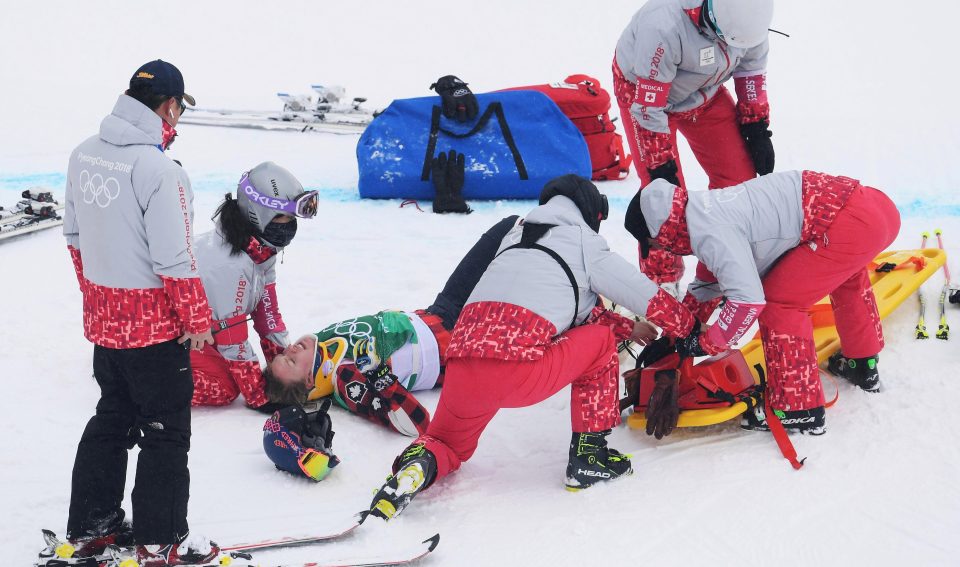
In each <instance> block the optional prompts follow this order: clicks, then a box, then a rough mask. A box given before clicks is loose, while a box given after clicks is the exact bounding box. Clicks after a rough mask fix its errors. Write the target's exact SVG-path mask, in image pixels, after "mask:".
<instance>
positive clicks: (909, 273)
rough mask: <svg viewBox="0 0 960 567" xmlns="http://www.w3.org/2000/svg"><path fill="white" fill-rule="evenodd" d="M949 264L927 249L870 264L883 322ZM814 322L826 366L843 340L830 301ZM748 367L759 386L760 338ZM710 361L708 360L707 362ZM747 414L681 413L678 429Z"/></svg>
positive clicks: (635, 423) (751, 346)
mask: <svg viewBox="0 0 960 567" xmlns="http://www.w3.org/2000/svg"><path fill="white" fill-rule="evenodd" d="M920 257H922V258H923V259H924V260H925V262H924V264H925V265H924V266H923V267H922V268H920V269H917V268H918V266H911V265H907V266H904V267H902V268H900V269H896V270H892V271H889V272H877V271H876V269H875V268H876V266H878V265H882V264H884V263H890V264H893V265H903V264H905V263H909V262H910V259H911V258H920ZM946 260H947V255H946V252H944V251H943V250H940V249H938V248H924V249H922V250H900V251H887V252H883V253H882V254H880V255H879V256H877V258H876V259H875V260H874V262H873V263H871V267H870V269H869V272H870V281H871V283H872V284H873V293H874V295H876V298H877V309H878V310H879V311H880V318H881V319H882V318H885V317H886V316H887V315H889V314H891V313H893V312H894V310H896V308H897V307H899V306H900V304H902V303H903V302H904V301H905V300H906V299H907V298H908V297H910V296H911V295H913V293H914V292H915V291H917V289H919V288H920V285H921V284H923V282H925V281H927V279H929V278H930V276H932V275H933V274H934V273H936V271H937V270H939V269H940V267H941V266H943V265H944V263H945V262H946ZM810 314H811V317H812V318H813V326H814V329H813V340H814V342H815V343H816V346H817V362H818V363H823V362H824V361H825V360H826V359H827V358H829V357H830V355H831V354H833V353H834V352H836V351H837V350H838V349H839V348H840V338H839V337H838V336H837V328H836V327H835V326H834V323H833V311H832V310H831V308H830V299H829V298H824V299H822V300H820V302H819V303H817V305H815V306H814V307H813V308H812V309H811V310H810ZM740 352H741V353H742V354H743V357H744V359H746V362H747V366H748V367H749V368H750V372H751V373H752V374H753V379H754V381H755V382H756V383H758V384H759V383H760V377H759V375H758V374H757V371H756V370H755V369H754V366H755V365H757V364H760V365H761V366H763V367H764V370H766V361H765V360H764V358H763V348H762V346H761V344H760V334H759V333H757V335H756V336H755V337H754V338H753V340H752V341H750V342H749V343H747V344H746V345H744V346H743V348H741V349H740ZM707 360H709V359H707ZM746 410H747V405H746V404H745V403H743V402H738V403H735V404H733V405H731V406H728V407H720V408H710V409H694V410H682V411H681V412H680V419H679V421H678V422H677V427H700V426H704V425H713V424H715V423H721V422H724V421H727V420H728V419H733V418H735V417H737V416H738V415H740V414H742V413H743V412H744V411H746ZM627 425H629V426H630V427H631V428H633V429H644V428H645V427H646V425H647V420H646V418H645V417H644V415H643V413H642V412H635V413H633V414H632V415H630V417H629V418H628V419H627Z"/></svg>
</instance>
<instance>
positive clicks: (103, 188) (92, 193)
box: [80, 169, 120, 209]
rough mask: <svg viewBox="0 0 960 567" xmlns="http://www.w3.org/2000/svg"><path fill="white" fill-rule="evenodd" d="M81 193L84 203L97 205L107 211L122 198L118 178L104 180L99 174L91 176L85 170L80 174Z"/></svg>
mask: <svg viewBox="0 0 960 567" xmlns="http://www.w3.org/2000/svg"><path fill="white" fill-rule="evenodd" d="M80 191H81V192H82V193H83V202H84V203H86V204H88V205H92V204H94V203H96V204H97V205H98V206H99V207H100V208H101V209H105V208H107V207H108V206H109V205H110V203H112V202H113V200H114V199H116V198H117V197H119V196H120V182H119V181H117V178H116V177H107V178H104V177H103V176H102V175H100V174H99V173H94V174H93V175H90V172H89V171H87V170H86V169H84V170H83V171H81V172H80Z"/></svg>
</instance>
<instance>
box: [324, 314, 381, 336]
mask: <svg viewBox="0 0 960 567" xmlns="http://www.w3.org/2000/svg"><path fill="white" fill-rule="evenodd" d="M327 331H330V332H333V333H334V334H335V335H339V336H341V337H343V336H347V337H351V338H359V337H369V336H370V335H372V334H373V327H372V326H370V323H367V322H365V321H358V320H357V319H356V318H353V319H349V320H347V321H340V322H339V323H334V324H333V325H330V326H329V327H327V328H326V329H323V330H322V331H320V332H321V333H323V332H327Z"/></svg>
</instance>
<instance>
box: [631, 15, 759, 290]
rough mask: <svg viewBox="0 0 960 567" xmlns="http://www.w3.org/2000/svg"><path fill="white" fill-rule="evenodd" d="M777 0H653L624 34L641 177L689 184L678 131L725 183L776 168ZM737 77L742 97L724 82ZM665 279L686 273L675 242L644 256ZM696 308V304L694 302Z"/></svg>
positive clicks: (712, 182)
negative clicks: (772, 86) (770, 55)
mask: <svg viewBox="0 0 960 567" xmlns="http://www.w3.org/2000/svg"><path fill="white" fill-rule="evenodd" d="M772 17H773V0H650V1H648V2H647V3H646V4H644V5H643V7H641V8H640V10H639V11H638V12H637V13H636V14H635V15H634V16H633V18H632V19H631V20H630V23H629V24H627V27H626V29H624V31H623V33H622V35H621V36H620V40H619V41H618V42H617V47H616V56H615V58H614V62H613V74H614V93H615V94H616V97H617V103H618V105H619V107H620V116H621V119H622V122H621V123H622V124H623V127H624V131H625V136H626V138H627V141H628V142H629V143H630V148H631V150H632V152H633V163H634V165H635V166H636V169H637V174H638V175H639V176H640V187H641V189H642V188H643V187H645V186H646V185H647V184H648V183H650V181H651V180H652V179H666V180H667V181H669V182H671V183H673V184H674V185H684V180H683V171H682V168H681V167H680V159H679V158H680V154H679V151H678V149H677V132H678V131H679V132H680V133H681V134H683V136H684V138H685V139H686V140H687V142H688V143H689V144H690V149H691V150H693V154H694V155H695V156H696V158H697V161H698V162H699V163H700V165H701V166H702V167H703V169H704V171H705V172H706V174H707V177H708V179H709V185H708V186H709V187H710V188H711V189H716V188H720V187H729V186H731V185H736V184H737V183H741V182H743V181H746V180H748V179H752V178H753V177H755V176H756V175H757V174H759V175H764V174H767V173H770V172H771V171H773V165H774V152H773V145H772V143H771V141H770V135H771V134H770V130H769V123H770V105H769V104H768V102H767V91H766V67H767V52H768V51H769V42H768V40H767V33H768V30H767V28H768V27H769V26H770V22H771V19H772ZM730 78H733V83H734V87H735V90H736V94H737V102H736V103H734V101H733V98H732V97H731V96H730V93H729V92H728V91H727V88H726V87H725V86H724V83H726V82H727V81H728V80H729V79H730ZM641 268H642V269H643V271H644V273H645V274H647V275H648V276H650V277H651V279H653V280H654V281H656V282H657V283H664V284H673V285H672V286H668V287H673V288H676V283H675V282H678V281H679V280H680V278H681V277H682V276H683V262H681V261H680V259H679V258H678V257H677V256H675V255H673V254H670V253H669V252H668V251H665V250H654V251H651V253H650V254H649V256H648V257H647V258H644V259H642V260H641ZM693 307H694V308H696V306H693Z"/></svg>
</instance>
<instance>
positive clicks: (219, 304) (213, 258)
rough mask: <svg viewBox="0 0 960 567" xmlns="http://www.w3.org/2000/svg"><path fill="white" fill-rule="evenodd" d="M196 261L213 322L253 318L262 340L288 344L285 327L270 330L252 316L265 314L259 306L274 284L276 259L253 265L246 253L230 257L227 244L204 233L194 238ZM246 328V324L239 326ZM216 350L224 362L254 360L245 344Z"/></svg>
mask: <svg viewBox="0 0 960 567" xmlns="http://www.w3.org/2000/svg"><path fill="white" fill-rule="evenodd" d="M196 250H197V257H198V258H199V259H200V265H201V266H202V269H201V271H200V275H201V278H202V279H203V287H204V289H205V290H206V292H207V301H209V303H210V308H211V309H212V310H213V318H214V320H217V321H220V320H225V319H228V318H230V317H235V316H237V315H254V316H255V322H254V326H255V328H256V330H257V332H258V333H260V334H261V337H262V338H263V339H264V340H269V341H271V342H273V343H274V344H276V345H278V346H279V347H281V348H282V347H286V346H287V345H289V344H290V341H289V338H288V336H287V331H286V327H285V326H283V325H282V324H281V325H280V327H282V329H281V330H276V329H270V328H269V326H270V322H269V320H264V319H266V318H265V317H261V318H260V319H259V320H257V318H256V316H257V315H260V312H261V311H264V310H265V306H263V305H261V303H262V302H263V301H264V293H265V291H266V288H267V286H272V285H274V284H275V283H276V281H277V271H276V266H277V257H276V256H271V257H270V258H268V259H267V260H265V261H264V262H262V263H260V264H256V263H254V261H253V260H251V259H250V256H248V255H247V254H246V253H240V254H237V255H231V254H230V250H231V247H230V244H228V243H227V242H226V241H225V240H224V239H223V236H222V235H221V234H220V233H219V232H217V231H216V230H213V231H210V232H205V233H203V234H201V235H200V236H199V237H198V238H197V244H196ZM242 324H243V325H246V324H247V323H242ZM217 350H218V351H219V352H220V354H221V355H222V356H223V357H224V358H226V359H227V360H256V354H255V353H254V351H253V349H252V348H251V346H250V342H249V341H244V342H242V343H239V344H217Z"/></svg>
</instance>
